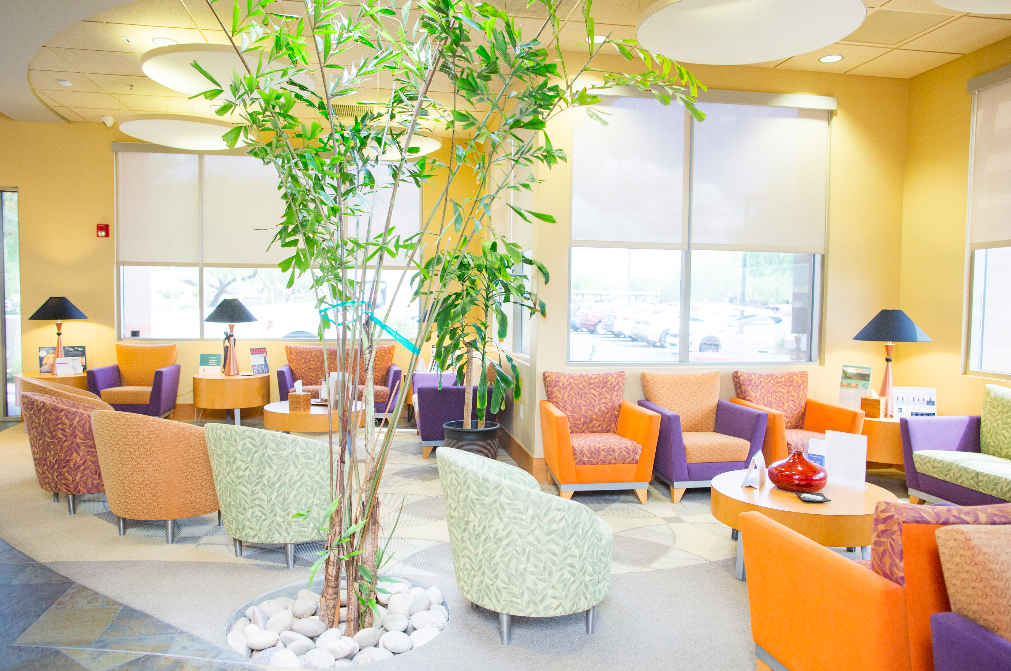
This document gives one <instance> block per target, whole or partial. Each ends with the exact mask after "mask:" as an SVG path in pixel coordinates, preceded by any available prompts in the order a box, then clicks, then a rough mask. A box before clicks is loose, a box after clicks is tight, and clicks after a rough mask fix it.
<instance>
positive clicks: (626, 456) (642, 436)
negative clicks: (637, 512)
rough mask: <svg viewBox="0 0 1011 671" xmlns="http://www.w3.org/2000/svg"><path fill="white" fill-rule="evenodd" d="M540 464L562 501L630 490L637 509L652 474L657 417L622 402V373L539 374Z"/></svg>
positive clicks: (623, 374)
mask: <svg viewBox="0 0 1011 671" xmlns="http://www.w3.org/2000/svg"><path fill="white" fill-rule="evenodd" d="M544 391H545V392H546V394H547V397H548V400H546V401H541V435H542V437H543V439H544V461H545V462H546V463H547V466H548V470H549V472H550V473H551V477H552V479H554V481H555V483H556V484H557V485H558V489H559V491H560V493H561V495H562V497H563V498H566V499H570V498H572V494H573V492H577V491H595V490H608V489H609V490H615V489H634V490H635V493H636V496H638V497H639V500H640V501H641V502H642V503H644V504H645V503H646V491H647V489H648V488H649V481H650V479H651V478H652V474H653V457H654V456H655V454H656V441H657V436H658V434H659V432H660V415H658V414H657V413H655V412H653V411H651V410H647V409H645V408H640V407H639V406H637V405H635V404H633V403H629V402H628V401H625V400H623V398H622V397H623V396H624V391H625V373H624V371H619V372H615V373H593V374H583V375H577V374H568V373H551V372H546V373H544Z"/></svg>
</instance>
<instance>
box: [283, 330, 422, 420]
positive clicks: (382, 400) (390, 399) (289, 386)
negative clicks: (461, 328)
mask: <svg viewBox="0 0 1011 671" xmlns="http://www.w3.org/2000/svg"><path fill="white" fill-rule="evenodd" d="M395 351H396V346H395V345H381V346H379V347H376V355H375V359H374V361H373V363H372V366H373V368H372V390H373V394H374V397H375V403H374V405H375V412H376V417H389V416H390V415H391V414H392V413H390V412H389V410H390V409H392V408H393V407H394V406H395V405H396V404H397V399H398V398H399V394H400V384H401V378H402V375H403V373H402V371H401V370H400V367H399V366H397V365H396V364H395V363H393V355H394V353H395ZM284 354H285V356H286V357H287V359H288V363H287V365H285V366H281V367H280V368H278V369H277V390H278V393H279V394H280V396H281V400H282V401H287V400H288V394H289V393H291V392H292V391H294V389H295V381H296V380H301V381H302V391H304V392H307V393H308V394H309V395H310V396H311V397H312V398H319V392H320V389H321V388H322V387H321V385H320V382H322V381H323V378H325V377H326V373H324V371H323V369H324V368H325V366H324V365H323V348H322V347H317V346H315V345H286V346H285V348H284ZM339 356H340V348H339V347H327V348H326V360H327V363H328V365H329V368H330V372H331V373H335V372H337V368H338V363H342V367H343V368H344V370H346V371H350V370H351V368H352V361H351V357H350V356H349V355H348V353H346V354H345V356H344V361H343V362H340V361H339V360H338V357H339ZM357 368H358V399H359V400H361V399H362V398H364V397H365V372H366V371H365V363H364V362H362V361H360V360H359V362H358V364H357Z"/></svg>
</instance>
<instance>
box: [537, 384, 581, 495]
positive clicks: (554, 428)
mask: <svg viewBox="0 0 1011 671" xmlns="http://www.w3.org/2000/svg"><path fill="white" fill-rule="evenodd" d="M541 438H542V439H543V442H544V461H545V462H546V463H547V465H548V468H550V469H551V472H552V473H553V474H554V476H555V477H556V478H558V480H559V482H561V483H562V484H570V485H573V484H576V460H575V458H574V457H573V456H572V440H571V438H570V436H569V418H568V417H566V416H565V413H563V412H562V411H561V410H559V409H558V408H557V407H556V406H555V404H554V403H552V402H551V401H541Z"/></svg>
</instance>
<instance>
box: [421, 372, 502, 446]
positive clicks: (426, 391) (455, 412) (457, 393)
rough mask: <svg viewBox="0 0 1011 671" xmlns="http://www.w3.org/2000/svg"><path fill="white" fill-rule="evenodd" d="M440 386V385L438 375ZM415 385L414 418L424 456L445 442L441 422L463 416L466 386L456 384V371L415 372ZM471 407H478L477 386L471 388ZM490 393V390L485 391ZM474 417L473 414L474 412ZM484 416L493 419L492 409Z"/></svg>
mask: <svg viewBox="0 0 1011 671" xmlns="http://www.w3.org/2000/svg"><path fill="white" fill-rule="evenodd" d="M440 377H441V378H442V388H441V389H440V388H439V378H440ZM411 384H412V385H414V415H415V417H414V421H415V422H416V423H417V427H418V434H419V435H420V436H421V451H422V455H423V456H424V458H425V459H428V457H429V455H431V454H432V450H434V449H435V448H436V447H441V446H442V445H444V444H445V442H446V435H445V432H444V431H443V428H442V427H443V425H444V424H445V423H446V422H453V421H456V420H462V419H463V401H464V397H465V396H466V395H467V388H466V387H463V386H457V385H456V373H417V372H416V373H415V374H414V377H412V378H411ZM471 393H472V395H473V397H472V398H471V403H472V404H473V405H472V406H471V407H472V408H477V387H476V386H475V387H474V388H473V389H472V391H471ZM488 396H489V398H490V397H491V390H489V393H488ZM475 417H476V415H475ZM485 419H486V420H488V421H492V422H494V421H495V413H492V412H487V411H486V412H485Z"/></svg>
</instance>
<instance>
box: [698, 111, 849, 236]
mask: <svg viewBox="0 0 1011 671" xmlns="http://www.w3.org/2000/svg"><path fill="white" fill-rule="evenodd" d="M699 108H700V109H702V110H703V111H704V112H705V113H706V119H705V121H703V122H702V123H697V124H695V128H694V153H693V158H692V230H691V238H692V240H691V242H692V247H693V248H697V249H706V248H711V249H738V250H758V251H760V250H765V251H784V252H805V253H812V254H818V253H823V252H824V251H825V208H826V197H827V194H826V192H827V176H828V121H829V116H828V114H829V113H828V112H826V111H823V110H810V109H795V108H788V107H765V106H755V105H729V104H711V103H710V104H700V105H699Z"/></svg>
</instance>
